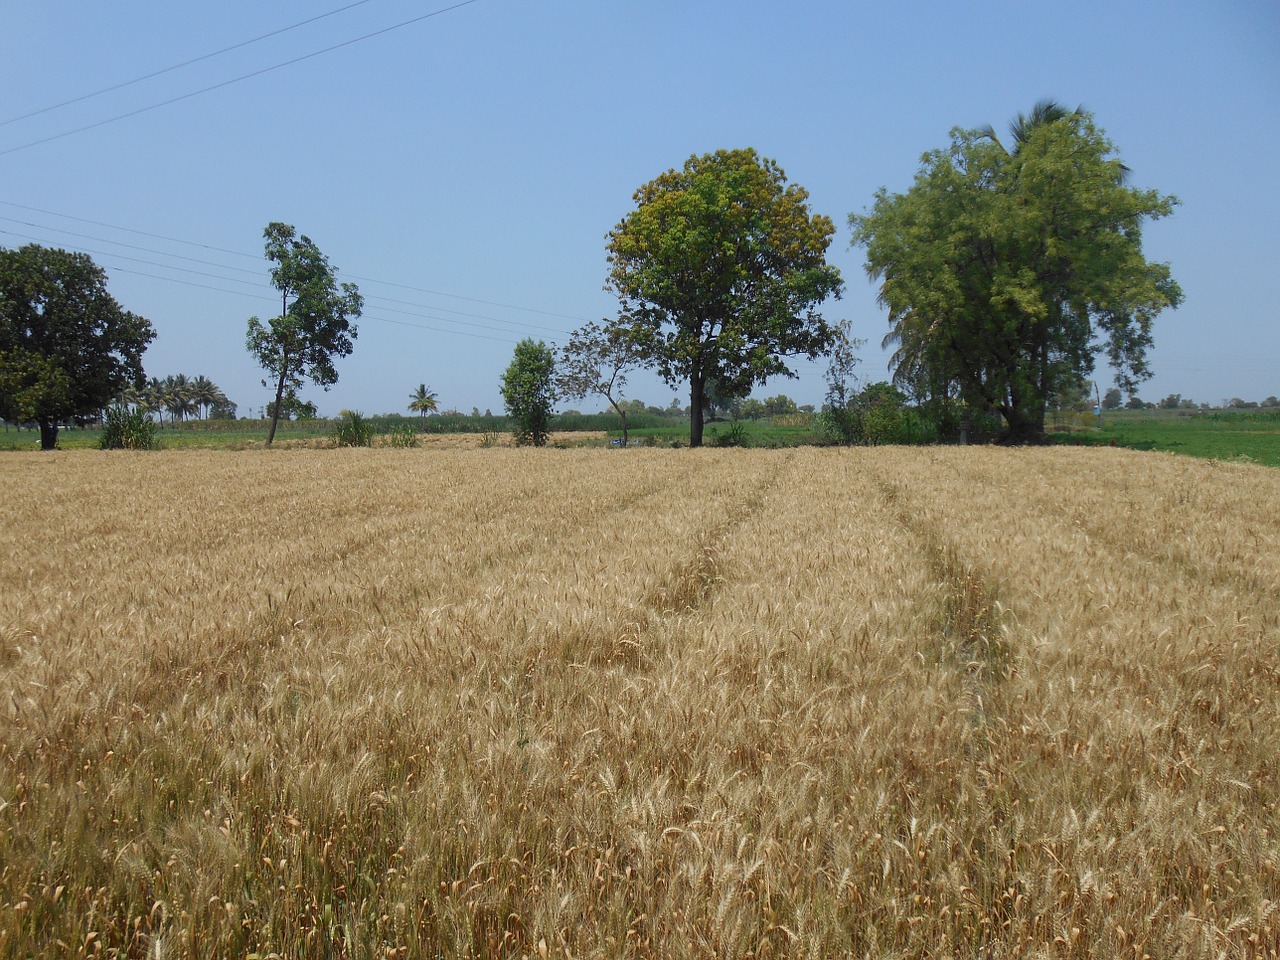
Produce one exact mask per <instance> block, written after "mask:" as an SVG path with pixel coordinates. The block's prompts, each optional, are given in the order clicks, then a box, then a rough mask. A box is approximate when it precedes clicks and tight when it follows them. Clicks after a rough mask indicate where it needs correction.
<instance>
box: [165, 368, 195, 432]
mask: <svg viewBox="0 0 1280 960" xmlns="http://www.w3.org/2000/svg"><path fill="white" fill-rule="evenodd" d="M164 385H165V389H166V394H165V407H167V408H168V410H169V418H170V421H171V422H172V423H177V421H179V420H185V419H187V415H188V414H191V413H195V412H196V405H195V401H194V400H193V399H192V395H191V381H190V380H188V379H187V375H186V374H185V373H179V374H175V375H173V376H168V377H165V378H164Z"/></svg>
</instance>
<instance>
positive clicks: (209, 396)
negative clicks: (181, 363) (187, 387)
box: [191, 374, 222, 419]
mask: <svg viewBox="0 0 1280 960" xmlns="http://www.w3.org/2000/svg"><path fill="white" fill-rule="evenodd" d="M221 392H222V391H221V390H219V389H218V385H217V384H216V383H214V382H213V381H212V380H210V379H209V378H208V377H206V376H205V375H204V374H201V375H200V376H198V377H196V378H195V379H194V380H192V381H191V400H192V402H193V403H194V404H195V405H196V407H197V408H198V411H199V413H200V418H201V419H207V418H208V416H209V408H210V407H211V406H213V405H214V404H215V403H217V402H218V395H219V394H220V393H221Z"/></svg>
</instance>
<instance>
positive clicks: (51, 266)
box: [0, 244, 155, 450]
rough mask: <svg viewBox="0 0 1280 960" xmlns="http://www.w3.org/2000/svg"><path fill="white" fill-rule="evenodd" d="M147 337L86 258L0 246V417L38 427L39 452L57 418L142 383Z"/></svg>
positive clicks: (143, 323) (151, 334)
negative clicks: (5, 248)
mask: <svg viewBox="0 0 1280 960" xmlns="http://www.w3.org/2000/svg"><path fill="white" fill-rule="evenodd" d="M154 338H155V331H154V330H153V329H152V327H151V324H150V322H149V321H147V320H146V319H144V318H143V317H140V316H138V315H137V314H134V313H130V312H129V311H127V310H125V309H123V308H122V307H121V306H120V304H119V303H117V302H116V300H115V298H114V297H112V296H111V295H110V294H109V293H107V275H106V273H105V272H104V271H103V270H102V268H101V267H99V266H98V265H97V264H95V263H94V262H93V259H92V258H91V257H89V256H88V255H87V254H83V253H69V252H68V251H66V250H57V249H51V248H47V247H41V246H38V245H36V244H27V245H26V246H23V247H19V248H18V249H17V250H4V249H0V417H3V418H4V419H6V420H17V421H19V422H32V421H34V422H35V423H36V424H38V425H39V427H40V449H41V450H52V449H53V448H54V447H55V446H56V445H57V442H58V425H59V424H60V423H62V422H63V421H66V420H70V419H73V418H77V417H88V416H94V415H96V414H98V413H99V412H100V411H101V410H102V409H103V408H104V407H106V406H107V405H108V404H109V403H111V401H112V399H113V398H115V397H118V396H119V395H120V393H121V391H123V390H124V389H125V388H126V387H128V386H135V387H136V386H141V385H142V382H143V374H142V354H143V352H144V351H145V350H146V348H147V344H149V343H150V342H151V341H152V340H153V339H154Z"/></svg>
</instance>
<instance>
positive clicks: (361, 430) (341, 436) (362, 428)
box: [333, 410, 373, 447]
mask: <svg viewBox="0 0 1280 960" xmlns="http://www.w3.org/2000/svg"><path fill="white" fill-rule="evenodd" d="M372 442H373V427H372V425H370V423H369V422H368V421H367V420H365V418H364V414H363V413H360V412H359V411H356V410H344V411H343V417H342V419H341V420H339V421H338V422H337V424H336V425H335V426H334V428H333V445H334V446H335V447H367V446H369V444H370V443H372Z"/></svg>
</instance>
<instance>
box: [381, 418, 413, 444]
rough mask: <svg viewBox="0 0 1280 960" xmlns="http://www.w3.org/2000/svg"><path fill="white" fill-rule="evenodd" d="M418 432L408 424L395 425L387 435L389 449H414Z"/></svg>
mask: <svg viewBox="0 0 1280 960" xmlns="http://www.w3.org/2000/svg"><path fill="white" fill-rule="evenodd" d="M417 445H418V431H417V430H416V429H415V428H414V426H413V424H410V423H397V424H395V425H394V426H392V428H391V429H390V431H388V433H387V446H389V447H416V446H417Z"/></svg>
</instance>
